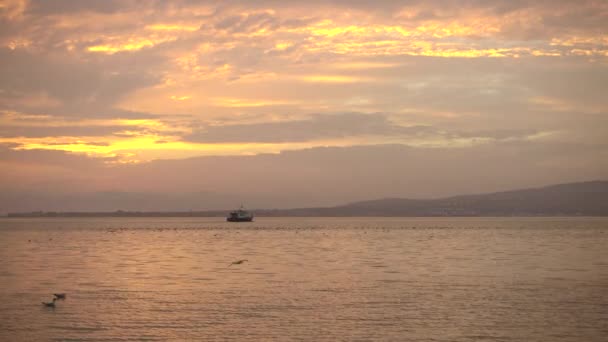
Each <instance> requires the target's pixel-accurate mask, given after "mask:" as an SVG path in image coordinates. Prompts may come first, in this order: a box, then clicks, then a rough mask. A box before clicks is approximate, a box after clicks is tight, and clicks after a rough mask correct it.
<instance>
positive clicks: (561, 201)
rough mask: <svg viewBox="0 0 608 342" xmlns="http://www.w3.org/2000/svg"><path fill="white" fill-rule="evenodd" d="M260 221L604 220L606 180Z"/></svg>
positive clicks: (295, 212)
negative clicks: (418, 218) (429, 218)
mask: <svg viewBox="0 0 608 342" xmlns="http://www.w3.org/2000/svg"><path fill="white" fill-rule="evenodd" d="M227 211H228V210H225V211H218V210H214V211H188V212H138V211H114V212H29V213H11V214H9V215H8V216H11V217H54V216H59V217H68V216H69V217H76V216H78V217H87V216H91V217H93V216H118V217H136V216H152V217H181V216H184V217H197V216H200V217H204V216H225V215H226V213H227ZM254 212H255V215H256V216H257V217H264V216H275V217H276V216H608V181H591V182H582V183H568V184H559V185H553V186H548V187H543V188H534V189H524V190H513V191H505V192H496V193H490V194H478V195H463V196H454V197H447V198H439V199H424V200H423V199H405V198H386V199H379V200H372V201H363V202H355V203H350V204H346V205H341V206H335V207H322V208H297V209H257V210H254Z"/></svg>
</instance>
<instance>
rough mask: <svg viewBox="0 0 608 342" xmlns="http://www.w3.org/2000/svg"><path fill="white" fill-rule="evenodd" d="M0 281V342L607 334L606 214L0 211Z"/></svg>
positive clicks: (603, 337) (589, 337) (584, 337)
mask: <svg viewBox="0 0 608 342" xmlns="http://www.w3.org/2000/svg"><path fill="white" fill-rule="evenodd" d="M239 259H247V260H248V261H247V262H244V263H243V264H241V265H232V266H229V265H230V263H231V262H233V261H235V260H239ZM0 286H1V290H0V340H2V341H46V340H49V341H69V340H75V341H76V340H77V341H106V340H107V341H110V340H112V341H127V340H149V341H165V340H238V341H260V340H264V341H268V340H279V341H291V340H302V341H320V340H323V341H607V340H608V218H441V219H438V218H305V219H302V218H266V219H265V218H258V219H257V220H256V222H253V223H226V222H223V219H221V218H193V219H191V218H129V219H124V218H103V219H99V218H90V219H80V218H77V219H76V218H73V219H67V218H56V219H0ZM54 292H65V293H67V299H66V300H62V301H58V302H57V306H56V308H55V309H49V308H44V307H43V306H42V305H41V303H40V302H41V301H49V300H50V299H51V297H52V296H51V294H52V293H54Z"/></svg>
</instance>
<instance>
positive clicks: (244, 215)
mask: <svg viewBox="0 0 608 342" xmlns="http://www.w3.org/2000/svg"><path fill="white" fill-rule="evenodd" d="M226 221H228V222H251V221H253V213H252V212H250V211H247V210H245V208H244V207H243V206H242V205H241V207H240V208H239V209H237V210H233V211H231V212H230V214H228V217H226Z"/></svg>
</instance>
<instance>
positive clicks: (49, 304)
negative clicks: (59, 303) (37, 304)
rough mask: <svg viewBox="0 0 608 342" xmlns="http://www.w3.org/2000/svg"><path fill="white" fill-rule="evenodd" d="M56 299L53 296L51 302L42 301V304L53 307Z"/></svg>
mask: <svg viewBox="0 0 608 342" xmlns="http://www.w3.org/2000/svg"><path fill="white" fill-rule="evenodd" d="M56 300H57V298H53V301H52V302H50V303H46V302H42V305H44V306H45V307H47V308H54V307H55V301H56Z"/></svg>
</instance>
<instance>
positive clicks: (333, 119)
mask: <svg viewBox="0 0 608 342" xmlns="http://www.w3.org/2000/svg"><path fill="white" fill-rule="evenodd" d="M429 131H432V129H431V128H430V127H426V126H416V127H402V126H398V125H395V124H393V123H391V122H390V121H389V120H388V119H387V117H386V115H383V114H360V113H342V114H316V115H312V116H311V117H310V118H309V119H307V120H294V121H284V122H266V123H256V124H246V125H241V124H232V125H224V126H207V127H204V128H202V129H201V130H199V131H195V132H193V133H192V134H190V135H188V136H186V137H185V138H184V139H185V140H187V141H195V142H205V143H217V142H271V143H284V142H300V141H312V140H322V139H339V138H347V137H352V136H366V135H388V136H393V135H417V134H422V133H428V132H429Z"/></svg>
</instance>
